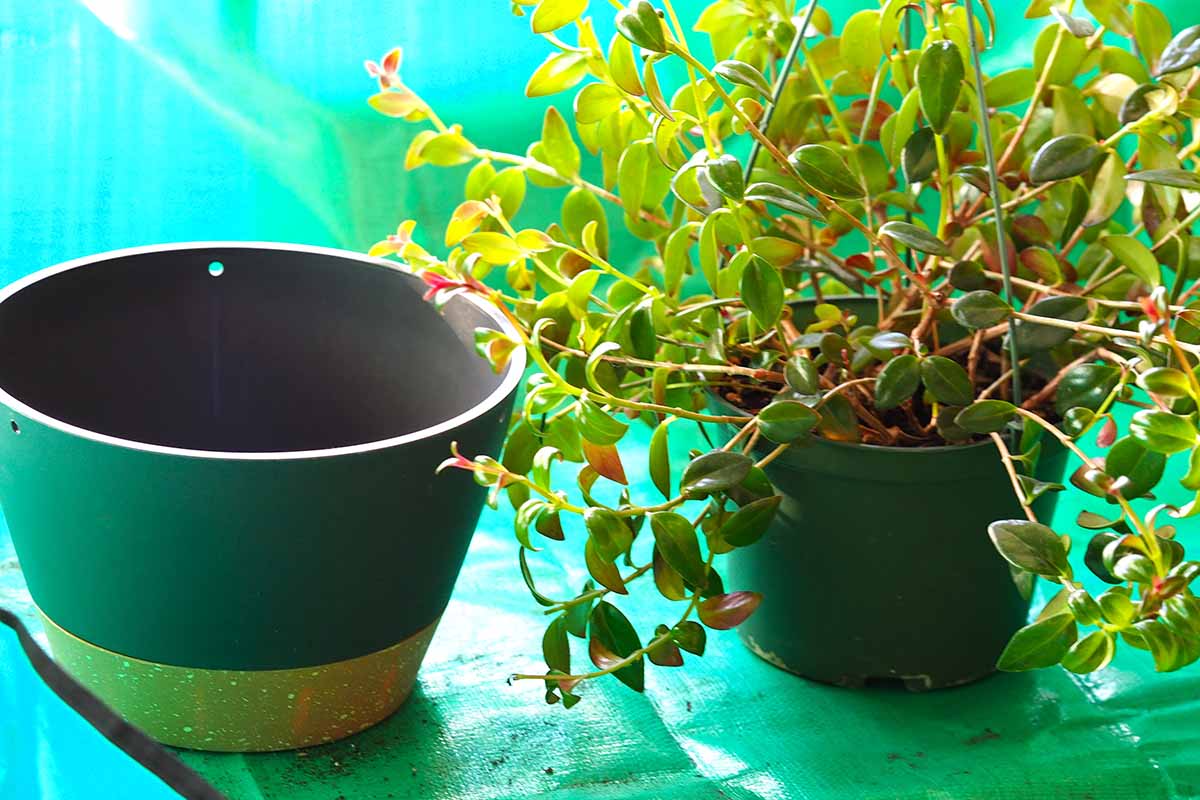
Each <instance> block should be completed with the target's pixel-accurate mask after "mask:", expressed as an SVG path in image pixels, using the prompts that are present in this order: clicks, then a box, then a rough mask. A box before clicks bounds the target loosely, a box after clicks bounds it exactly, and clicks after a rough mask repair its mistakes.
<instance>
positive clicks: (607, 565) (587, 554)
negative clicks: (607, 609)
mask: <svg viewBox="0 0 1200 800" xmlns="http://www.w3.org/2000/svg"><path fill="white" fill-rule="evenodd" d="M583 561H584V564H585V565H586V566H587V571H588V574H589V575H591V576H592V577H593V578H595V579H596V582H597V583H599V584H600V585H601V586H603V587H604V588H605V589H608V590H609V591H610V592H616V593H617V594H629V590H628V589H626V588H625V580H624V579H623V578H622V577H621V571H620V570H619V569H617V565H616V563H615V562H613V561H606V560H605V559H603V558H601V557H600V554H599V553H597V552H596V540H595V539H593V538H592V537H590V536H589V537H588V538H587V539H586V540H585V541H584V543H583Z"/></svg>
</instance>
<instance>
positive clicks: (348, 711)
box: [40, 614, 437, 752]
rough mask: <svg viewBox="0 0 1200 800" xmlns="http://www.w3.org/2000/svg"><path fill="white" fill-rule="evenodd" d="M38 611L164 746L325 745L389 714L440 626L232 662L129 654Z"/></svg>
mask: <svg viewBox="0 0 1200 800" xmlns="http://www.w3.org/2000/svg"><path fill="white" fill-rule="evenodd" d="M40 616H41V620H42V624H43V625H44V627H45V630H46V636H47V638H48V639H49V640H50V647H51V650H52V652H53V653H54V657H55V659H57V660H58V661H59V662H60V663H61V664H62V665H63V666H64V667H66V668H67V670H68V671H69V672H70V673H71V674H72V675H74V676H75V678H76V679H78V680H79V681H80V682H81V683H83V684H84V685H85V686H87V687H88V688H89V689H91V690H92V691H93V692H95V693H96V694H97V695H98V696H99V697H100V698H101V699H102V700H104V701H105V702H106V703H108V704H109V705H110V706H112V707H113V708H114V709H116V710H117V711H118V712H119V713H120V714H121V716H123V717H125V719H127V720H128V721H130V722H132V723H133V724H135V725H137V726H138V727H139V728H141V729H142V730H144V731H146V732H147V733H149V734H150V735H151V736H153V737H154V738H155V739H158V740H159V741H160V742H163V743H164V744H169V745H173V746H175V747H185V748H188V749H192V750H217V751H227V752H250V751H255V752H258V751H266V750H290V749H294V748H298V747H308V746H311V745H317V744H324V743H326V742H332V741H334V740H336V739H342V738H345V737H346V736H350V735H351V734H355V733H358V732H359V731H361V730H363V729H364V728H367V727H370V726H371V725H374V724H375V723H377V722H379V721H380V720H382V719H384V718H386V717H387V716H388V715H389V714H392V713H393V712H394V711H395V710H396V709H397V708H399V707H400V704H401V703H403V702H404V700H405V699H406V698H407V697H408V695H409V693H410V692H411V691H412V688H413V683H414V682H415V681H416V678H417V668H418V667H419V666H420V664H421V659H422V658H423V657H424V656H425V651H426V650H427V649H428V648H429V642H430V641H431V640H432V639H433V632H434V630H435V629H436V628H437V622H436V621H435V622H434V623H433V624H432V625H430V626H429V627H427V628H425V629H423V630H421V631H419V632H417V633H416V634H414V635H413V636H411V637H409V638H408V639H405V640H404V641H402V642H398V643H397V644H395V645H393V646H392V647H389V648H387V649H385V650H380V651H378V652H375V653H370V654H368V655H365V656H361V657H359V658H353V659H349V660H347V661H339V662H337V663H334V664H320V665H315V666H312V667H303V668H300V669H273V670H228V669H196V668H190V667H180V666H172V665H169V664H155V663H153V662H150V661H142V660H140V659H137V658H131V657H128V656H123V655H121V654H119V653H113V652H111V651H108V650H105V649H104V648H102V647H97V646H96V645H93V644H90V643H89V642H85V641H84V640H82V639H80V638H78V637H76V636H73V635H71V634H70V633H68V632H67V631H65V630H63V629H62V628H60V627H59V626H58V625H55V624H54V622H53V621H52V620H50V619H48V618H47V617H46V616H45V615H44V614H43V615H40Z"/></svg>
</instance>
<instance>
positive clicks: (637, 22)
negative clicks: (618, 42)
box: [617, 0, 667, 53]
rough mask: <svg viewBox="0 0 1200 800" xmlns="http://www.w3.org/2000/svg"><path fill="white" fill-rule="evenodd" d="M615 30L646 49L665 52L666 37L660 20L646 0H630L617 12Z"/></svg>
mask: <svg viewBox="0 0 1200 800" xmlns="http://www.w3.org/2000/svg"><path fill="white" fill-rule="evenodd" d="M617 31H618V32H620V34H621V35H622V36H624V37H625V38H626V39H628V40H629V41H631V42H633V43H634V44H636V45H637V46H638V47H641V48H643V49H646V50H653V51H654V52H656V53H665V52H666V50H667V39H666V35H665V34H664V32H663V24H662V20H661V19H659V17H658V14H657V13H656V12H655V10H654V6H652V5H650V3H649V2H647V0H631V2H630V3H629V5H628V6H626V7H625V8H623V9H621V10H620V11H618V12H617Z"/></svg>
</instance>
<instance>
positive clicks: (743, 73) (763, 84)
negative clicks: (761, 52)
mask: <svg viewBox="0 0 1200 800" xmlns="http://www.w3.org/2000/svg"><path fill="white" fill-rule="evenodd" d="M712 72H713V74H714V75H719V76H721V77H722V78H724V79H725V80H727V81H729V82H730V83H736V84H738V85H739V86H749V87H750V88H751V89H753V90H754V91H756V92H758V93H759V94H761V95H762V96H763V97H770V96H771V84H769V83H767V79H766V78H764V77H763V74H762V73H761V72H759V71H758V69H756V68H755V67H752V66H751V65H749V64H747V63H746V62H744V61H733V60H727V61H720V62H718V63H717V65H716V66H714V67H713V68H712Z"/></svg>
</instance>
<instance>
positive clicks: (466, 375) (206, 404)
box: [0, 247, 511, 452]
mask: <svg viewBox="0 0 1200 800" xmlns="http://www.w3.org/2000/svg"><path fill="white" fill-rule="evenodd" d="M422 288H423V287H422V284H421V282H420V281H419V280H417V279H416V278H414V277H412V276H410V275H406V274H404V273H401V272H398V271H396V270H392V269H388V268H386V267H381V266H379V265H375V264H371V263H368V262H364V261H362V260H359V259H356V258H351V257H342V256H337V255H333V254H329V253H317V252H306V251H302V250H289V249H285V248H283V247H281V248H279V249H264V248H256V247H183V248H164V249H161V250H155V251H150V252H141V253H137V254H132V255H122V256H116V257H113V258H111V259H102V260H97V261H95V262H92V263H89V264H86V265H84V266H80V267H76V268H73V269H69V270H65V271H61V272H57V273H53V274H48V275H47V276H46V277H44V278H42V279H41V280H37V281H35V282H33V283H31V284H30V285H28V286H26V287H24V288H22V289H21V290H19V291H17V292H15V293H14V294H12V295H11V296H9V297H8V298H7V299H5V300H4V301H3V302H0V388H3V389H4V390H5V391H7V392H8V393H9V394H10V395H12V396H13V397H15V398H16V399H18V400H20V401H21V402H23V403H24V404H26V405H27V406H30V407H32V408H33V409H35V410H37V411H39V412H41V413H43V414H46V415H48V416H50V417H52V418H54V419H56V420H61V421H63V422H67V423H70V424H72V425H75V426H78V427H81V428H85V429H87V430H90V431H94V432H97V433H102V434H107V435H110V436H115V437H119V438H122V439H131V440H134V441H137V442H142V443H148V444H155V445H164V446H170V447H180V448H188V449H195V450H210V451H224V452H285V451H297V450H320V449H326V448H334V447H345V446H351V445H360V444H366V443H369V442H375V441H379V440H382V439H388V438H392V437H395V436H400V435H403V434H408V433H413V432H416V431H420V430H422V429H424V428H428V427H430V426H432V425H436V424H438V423H441V422H444V421H446V420H448V419H451V418H453V417H455V416H457V415H459V414H461V413H463V412H465V411H468V410H470V409H471V408H473V407H475V406H477V405H479V404H480V403H482V402H483V401H484V400H486V399H487V398H488V397H489V396H490V395H491V394H492V393H493V392H494V391H495V390H496V389H497V388H498V387H499V386H500V384H501V383H502V382H503V380H504V376H503V375H496V374H494V373H493V372H492V370H491V368H490V367H489V366H488V365H487V363H486V362H484V360H483V359H481V358H479V357H478V356H477V355H476V354H475V353H474V352H473V332H474V330H475V328H477V327H481V326H486V327H492V328H496V327H498V326H497V324H496V322H495V321H494V320H493V319H492V318H491V317H490V316H489V315H488V314H487V313H485V312H484V311H482V310H481V309H480V308H479V307H478V306H476V305H475V304H473V303H471V302H468V301H466V300H464V299H461V298H455V299H453V300H451V302H450V303H449V304H447V306H446V307H445V308H444V309H443V312H442V313H439V312H438V311H437V310H436V309H435V308H434V307H433V306H432V305H431V304H430V303H428V302H426V301H424V300H423V299H422V296H421V295H422ZM510 369H511V367H510Z"/></svg>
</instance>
